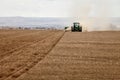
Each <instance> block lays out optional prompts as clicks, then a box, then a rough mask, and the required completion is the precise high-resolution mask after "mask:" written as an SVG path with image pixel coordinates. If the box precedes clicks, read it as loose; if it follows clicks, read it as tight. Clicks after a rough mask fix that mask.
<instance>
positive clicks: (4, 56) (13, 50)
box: [0, 32, 55, 62]
mask: <svg viewBox="0 0 120 80" xmlns="http://www.w3.org/2000/svg"><path fill="white" fill-rule="evenodd" d="M54 33H55V32H54ZM54 33H53V34H54ZM53 34H52V33H51V34H50V35H47V36H45V37H43V39H46V38H47V37H49V36H51V35H53ZM43 39H41V40H37V41H34V42H33V43H31V44H29V43H28V44H25V45H22V46H20V47H18V48H15V49H12V50H11V51H8V52H6V53H5V54H3V55H1V56H0V57H1V58H0V62H1V61H3V59H4V58H6V57H8V56H10V55H11V54H12V53H14V52H15V51H19V50H20V49H23V48H24V47H27V46H30V45H32V44H35V43H37V42H39V41H42V40H43Z"/></svg>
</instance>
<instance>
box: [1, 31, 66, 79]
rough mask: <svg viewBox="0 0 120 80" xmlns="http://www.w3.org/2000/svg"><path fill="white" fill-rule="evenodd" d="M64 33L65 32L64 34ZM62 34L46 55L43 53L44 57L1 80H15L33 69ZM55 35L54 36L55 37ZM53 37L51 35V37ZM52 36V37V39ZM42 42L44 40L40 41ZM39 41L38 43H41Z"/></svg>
mask: <svg viewBox="0 0 120 80" xmlns="http://www.w3.org/2000/svg"><path fill="white" fill-rule="evenodd" d="M64 33H65V32H64ZM64 33H62V35H61V36H60V37H58V38H57V41H55V43H54V44H53V45H52V47H51V48H50V49H49V50H48V51H47V53H45V55H43V56H42V57H40V58H37V60H36V61H34V62H33V63H31V64H30V65H29V66H23V67H21V68H19V70H17V71H16V72H14V73H13V74H11V75H9V76H7V78H5V79H3V80H15V79H16V78H18V77H19V76H21V75H22V74H24V73H26V72H27V71H28V70H30V69H31V68H32V67H34V66H35V65H36V64H37V63H38V62H40V61H41V60H43V59H44V58H45V56H46V55H47V54H49V52H50V51H51V50H52V49H53V48H54V47H55V45H56V44H57V43H58V42H59V41H60V39H61V38H62V37H63V36H64ZM55 35H56V34H54V36H55ZM52 36H53V35H52ZM54 36H53V37H54ZM49 38H51V36H49V37H47V39H49ZM41 41H44V40H41ZM41 41H40V42H41Z"/></svg>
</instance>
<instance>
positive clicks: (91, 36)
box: [16, 31, 120, 80]
mask: <svg viewBox="0 0 120 80" xmlns="http://www.w3.org/2000/svg"><path fill="white" fill-rule="evenodd" d="M16 80H120V32H114V31H108V32H84V33H79V32H73V33H72V32H66V33H65V34H64V36H63V37H62V39H61V40H60V41H59V43H58V44H57V45H56V46H55V47H54V48H53V49H52V51H51V52H50V53H49V54H48V55H47V56H46V57H45V58H44V59H43V60H41V61H40V62H39V63H38V64H36V65H35V66H34V67H33V68H31V69H30V70H29V71H28V72H26V73H24V74H22V75H21V76H20V77H18V78H17V79H16Z"/></svg>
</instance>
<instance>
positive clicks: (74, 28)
mask: <svg viewBox="0 0 120 80" xmlns="http://www.w3.org/2000/svg"><path fill="white" fill-rule="evenodd" d="M71 31H72V32H75V31H76V32H82V26H80V23H79V22H74V23H73V26H72V27H71Z"/></svg>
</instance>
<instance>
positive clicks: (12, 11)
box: [0, 0, 120, 17]
mask: <svg viewBox="0 0 120 80" xmlns="http://www.w3.org/2000/svg"><path fill="white" fill-rule="evenodd" d="M0 16H1V17H2V16H23V17H91V16H92V17H120V0H0Z"/></svg>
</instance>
